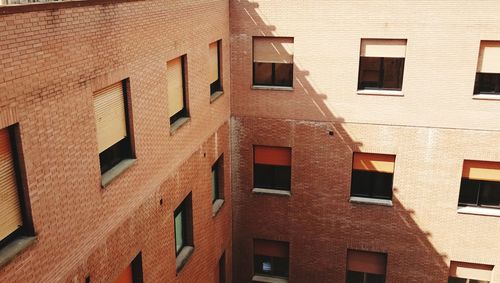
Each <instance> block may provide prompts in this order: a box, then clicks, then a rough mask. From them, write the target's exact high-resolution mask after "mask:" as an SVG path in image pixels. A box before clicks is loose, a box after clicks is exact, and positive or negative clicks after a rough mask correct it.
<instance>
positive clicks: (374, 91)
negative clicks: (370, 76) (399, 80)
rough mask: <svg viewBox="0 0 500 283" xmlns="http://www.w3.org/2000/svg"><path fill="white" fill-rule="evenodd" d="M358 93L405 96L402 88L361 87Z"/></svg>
mask: <svg viewBox="0 0 500 283" xmlns="http://www.w3.org/2000/svg"><path fill="white" fill-rule="evenodd" d="M357 93H358V94H359V95H380V96H404V94H403V92H402V91H400V90H381V89H360V90H358V91H357Z"/></svg>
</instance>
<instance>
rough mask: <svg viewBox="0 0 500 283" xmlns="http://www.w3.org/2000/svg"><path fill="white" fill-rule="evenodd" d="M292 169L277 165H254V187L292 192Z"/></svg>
mask: <svg viewBox="0 0 500 283" xmlns="http://www.w3.org/2000/svg"><path fill="white" fill-rule="evenodd" d="M291 172H292V170H291V167H290V166H277V165H265V164H255V165H254V187H255V188H264V189H279V190H290V184H291Z"/></svg>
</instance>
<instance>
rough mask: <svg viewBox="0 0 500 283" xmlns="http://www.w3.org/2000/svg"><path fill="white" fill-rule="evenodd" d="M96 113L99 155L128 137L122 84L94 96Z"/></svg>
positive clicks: (98, 92)
mask: <svg viewBox="0 0 500 283" xmlns="http://www.w3.org/2000/svg"><path fill="white" fill-rule="evenodd" d="M94 112H95V122H96V128H97V146H98V148H99V153H101V152H103V151H105V150H106V149H108V148H109V147H110V146H112V145H114V144H115V143H117V142H119V141H120V140H122V139H123V138H124V137H126V136H127V123H126V121H125V99H124V94H123V85H122V82H119V83H116V84H114V85H112V86H109V87H107V88H105V89H103V90H100V91H97V92H96V93H95V94H94Z"/></svg>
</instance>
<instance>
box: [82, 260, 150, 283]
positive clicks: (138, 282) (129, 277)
mask: <svg viewBox="0 0 500 283" xmlns="http://www.w3.org/2000/svg"><path fill="white" fill-rule="evenodd" d="M89 281H90V279H89ZM142 282H143V279H142V255H141V253H139V254H138V255H137V256H136V257H135V258H134V260H132V263H131V264H130V265H128V266H127V267H126V268H125V269H124V270H123V271H122V273H120V275H119V276H118V277H117V278H116V279H115V281H114V283H142Z"/></svg>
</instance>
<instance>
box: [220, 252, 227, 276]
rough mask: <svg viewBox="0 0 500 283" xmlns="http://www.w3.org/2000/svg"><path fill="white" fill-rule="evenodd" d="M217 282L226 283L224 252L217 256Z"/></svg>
mask: <svg viewBox="0 0 500 283" xmlns="http://www.w3.org/2000/svg"><path fill="white" fill-rule="evenodd" d="M219 283H226V253H223V254H222V255H221V257H220V258H219Z"/></svg>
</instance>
